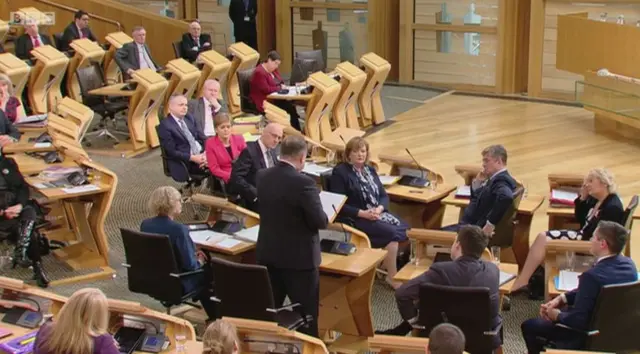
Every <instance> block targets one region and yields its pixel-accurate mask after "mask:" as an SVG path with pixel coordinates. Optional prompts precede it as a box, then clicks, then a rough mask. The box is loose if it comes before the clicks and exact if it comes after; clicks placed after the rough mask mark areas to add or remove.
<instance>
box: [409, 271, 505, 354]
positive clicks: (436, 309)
mask: <svg viewBox="0 0 640 354" xmlns="http://www.w3.org/2000/svg"><path fill="white" fill-rule="evenodd" d="M419 297H420V305H419V311H420V312H419V315H418V321H417V324H416V325H414V328H415V329H417V330H418V332H419V335H420V336H421V337H427V336H429V333H430V332H431V330H432V329H433V327H435V326H437V325H439V324H441V323H444V322H447V323H451V324H453V325H455V326H457V327H458V328H460V330H462V332H463V333H464V336H465V338H466V347H465V351H467V352H469V353H472V354H476V353H492V352H493V351H494V350H496V349H498V348H499V347H500V346H498V347H496V346H495V345H494V341H495V339H496V338H495V337H496V336H500V337H499V339H500V341H499V342H500V343H502V326H501V325H499V326H498V327H497V328H492V324H491V320H492V318H491V299H490V294H489V288H477V287H459V286H444V285H434V284H428V283H427V284H423V285H421V286H420V290H419Z"/></svg>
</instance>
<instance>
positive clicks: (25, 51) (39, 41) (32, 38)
mask: <svg viewBox="0 0 640 354" xmlns="http://www.w3.org/2000/svg"><path fill="white" fill-rule="evenodd" d="M43 45H51V38H49V36H48V35H46V34H43V33H39V32H38V23H37V22H36V21H34V20H28V21H27V23H26V24H25V25H24V34H23V35H22V36H20V37H18V39H16V48H15V51H16V56H17V57H18V58H20V59H22V60H27V59H31V58H32V57H33V56H32V55H31V51H32V50H33V49H35V48H38V47H40V46H43Z"/></svg>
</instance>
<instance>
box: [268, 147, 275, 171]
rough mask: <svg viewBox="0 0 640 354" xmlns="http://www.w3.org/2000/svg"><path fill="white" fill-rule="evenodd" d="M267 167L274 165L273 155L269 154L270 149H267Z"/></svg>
mask: <svg viewBox="0 0 640 354" xmlns="http://www.w3.org/2000/svg"><path fill="white" fill-rule="evenodd" d="M266 154H267V168H269V167H273V165H275V161H273V155H271V150H267V152H266Z"/></svg>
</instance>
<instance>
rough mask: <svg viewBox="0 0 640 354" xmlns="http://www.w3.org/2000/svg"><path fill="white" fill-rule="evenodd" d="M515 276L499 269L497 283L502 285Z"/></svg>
mask: <svg viewBox="0 0 640 354" xmlns="http://www.w3.org/2000/svg"><path fill="white" fill-rule="evenodd" d="M515 277H516V276H515V275H514V274H511V273H506V272H503V271H500V283H499V284H500V286H502V285H503V284H504V283H506V282H508V281H510V280H511V279H513V278H515Z"/></svg>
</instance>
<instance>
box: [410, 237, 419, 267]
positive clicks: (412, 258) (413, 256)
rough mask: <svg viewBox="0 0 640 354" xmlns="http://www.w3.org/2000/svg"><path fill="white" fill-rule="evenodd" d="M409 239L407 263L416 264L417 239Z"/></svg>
mask: <svg viewBox="0 0 640 354" xmlns="http://www.w3.org/2000/svg"><path fill="white" fill-rule="evenodd" d="M409 240H410V241H411V256H410V258H409V263H411V264H414V265H418V262H419V260H418V241H416V240H415V239H412V238H411V239H409Z"/></svg>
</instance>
